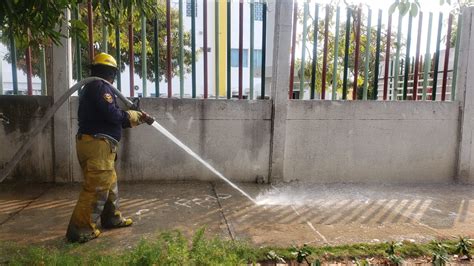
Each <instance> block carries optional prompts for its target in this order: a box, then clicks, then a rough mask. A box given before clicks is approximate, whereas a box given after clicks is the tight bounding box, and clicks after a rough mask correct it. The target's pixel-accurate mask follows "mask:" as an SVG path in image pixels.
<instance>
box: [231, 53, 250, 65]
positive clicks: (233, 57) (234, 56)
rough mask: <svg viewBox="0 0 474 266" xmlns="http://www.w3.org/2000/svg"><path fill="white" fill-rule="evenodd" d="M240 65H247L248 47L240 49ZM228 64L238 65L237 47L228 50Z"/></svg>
mask: <svg viewBox="0 0 474 266" xmlns="http://www.w3.org/2000/svg"><path fill="white" fill-rule="evenodd" d="M242 57H243V58H242V67H248V65H249V62H248V49H243V50H242ZM230 66H231V67H239V49H232V50H231V51H230Z"/></svg>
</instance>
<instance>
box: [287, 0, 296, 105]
mask: <svg viewBox="0 0 474 266" xmlns="http://www.w3.org/2000/svg"><path fill="white" fill-rule="evenodd" d="M297 23H298V2H297V1H295V2H294V4H293V31H292V35H291V36H292V38H291V62H290V89H289V90H288V94H289V95H288V98H289V99H293V86H294V78H295V49H296V25H297Z"/></svg>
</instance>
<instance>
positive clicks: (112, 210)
mask: <svg viewBox="0 0 474 266" xmlns="http://www.w3.org/2000/svg"><path fill="white" fill-rule="evenodd" d="M116 149H117V148H116V146H115V144H113V143H111V142H110V141H108V140H107V139H98V138H94V137H93V136H90V135H84V134H82V135H78V137H77V140H76V150H77V158H78V159H79V164H80V165H81V168H82V173H83V175H84V183H83V185H82V191H81V193H80V195H79V199H78V200H77V203H76V207H75V208H74V211H73V213H72V216H71V220H70V221H69V226H68V229H67V233H66V237H67V239H68V240H69V241H71V242H85V241H87V239H88V238H91V236H92V238H95V237H97V236H98V235H99V234H100V231H99V230H98V229H97V227H96V224H97V221H98V219H99V217H100V220H101V225H102V227H104V228H111V227H114V226H115V225H117V224H119V223H120V222H121V221H122V220H123V218H122V215H121V213H120V212H119V211H118V208H119V198H118V187H117V175H116V173H115V168H114V164H115V158H116V155H117V150H116Z"/></svg>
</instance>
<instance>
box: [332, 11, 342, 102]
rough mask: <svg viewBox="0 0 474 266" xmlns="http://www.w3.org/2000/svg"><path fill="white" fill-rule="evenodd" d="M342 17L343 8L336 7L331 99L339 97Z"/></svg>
mask: <svg viewBox="0 0 474 266" xmlns="http://www.w3.org/2000/svg"><path fill="white" fill-rule="evenodd" d="M340 17H341V8H340V7H337V9H336V33H335V36H334V38H335V40H334V61H333V72H332V93H331V99H332V100H333V101H335V100H336V99H337V81H338V80H339V77H338V76H337V62H338V61H339V20H340Z"/></svg>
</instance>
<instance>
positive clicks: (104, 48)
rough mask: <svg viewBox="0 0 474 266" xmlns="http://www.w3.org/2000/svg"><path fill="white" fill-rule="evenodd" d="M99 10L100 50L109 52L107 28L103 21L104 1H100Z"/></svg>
mask: <svg viewBox="0 0 474 266" xmlns="http://www.w3.org/2000/svg"><path fill="white" fill-rule="evenodd" d="M100 6H101V11H102V14H101V15H102V51H103V52H104V53H107V54H108V53H109V44H108V37H109V31H108V29H107V23H106V22H105V15H104V1H100Z"/></svg>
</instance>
